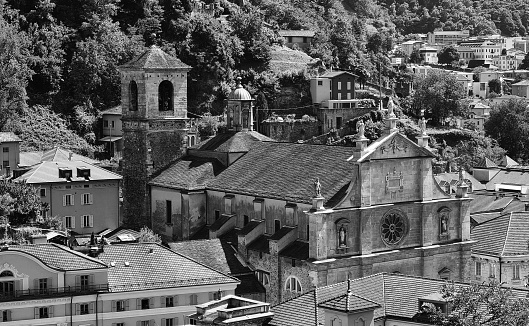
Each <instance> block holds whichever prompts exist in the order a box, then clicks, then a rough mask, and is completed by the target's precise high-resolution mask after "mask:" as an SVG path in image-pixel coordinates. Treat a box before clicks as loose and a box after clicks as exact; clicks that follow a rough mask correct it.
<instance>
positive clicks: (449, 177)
mask: <svg viewBox="0 0 529 326" xmlns="http://www.w3.org/2000/svg"><path fill="white" fill-rule="evenodd" d="M463 179H464V180H465V182H467V183H468V182H470V183H471V184H472V191H476V190H484V189H486V187H485V186H484V185H483V184H482V183H481V182H479V181H478V180H477V179H476V178H474V176H472V174H470V173H468V172H467V171H463ZM442 180H444V181H446V182H448V183H450V184H452V181H454V180H455V181H456V186H457V184H459V173H458V172H446V173H440V174H437V175H435V181H437V183H439V185H441V181H442Z"/></svg>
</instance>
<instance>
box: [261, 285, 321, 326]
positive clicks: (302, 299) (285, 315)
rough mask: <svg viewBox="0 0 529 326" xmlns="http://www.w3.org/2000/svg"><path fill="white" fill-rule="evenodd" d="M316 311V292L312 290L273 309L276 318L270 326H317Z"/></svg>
mask: <svg viewBox="0 0 529 326" xmlns="http://www.w3.org/2000/svg"><path fill="white" fill-rule="evenodd" d="M316 309H317V308H316V291H315V290H312V291H310V292H307V293H305V294H303V295H301V296H299V297H297V298H294V299H291V300H288V301H285V302H283V303H281V304H279V305H276V306H274V307H272V308H271V310H272V312H273V313H274V317H273V319H272V320H271V321H270V322H269V325H273V326H316V325H317V322H316Z"/></svg>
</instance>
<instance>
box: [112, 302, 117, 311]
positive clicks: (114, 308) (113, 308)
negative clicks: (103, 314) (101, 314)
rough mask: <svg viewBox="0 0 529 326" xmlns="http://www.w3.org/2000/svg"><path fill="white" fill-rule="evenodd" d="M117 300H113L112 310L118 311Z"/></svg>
mask: <svg viewBox="0 0 529 326" xmlns="http://www.w3.org/2000/svg"><path fill="white" fill-rule="evenodd" d="M117 310H118V309H117V306H116V300H112V311H117Z"/></svg>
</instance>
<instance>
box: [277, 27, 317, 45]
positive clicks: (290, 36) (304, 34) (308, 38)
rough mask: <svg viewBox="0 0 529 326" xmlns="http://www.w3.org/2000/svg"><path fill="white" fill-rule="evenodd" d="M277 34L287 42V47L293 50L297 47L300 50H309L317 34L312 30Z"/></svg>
mask: <svg viewBox="0 0 529 326" xmlns="http://www.w3.org/2000/svg"><path fill="white" fill-rule="evenodd" d="M277 33H278V34H279V36H281V37H282V38H283V39H284V40H285V46H287V47H289V48H292V47H294V45H296V46H297V47H299V48H300V49H306V48H308V47H309V46H310V44H311V43H312V39H313V38H314V34H315V33H314V32H313V31H310V30H279V31H277Z"/></svg>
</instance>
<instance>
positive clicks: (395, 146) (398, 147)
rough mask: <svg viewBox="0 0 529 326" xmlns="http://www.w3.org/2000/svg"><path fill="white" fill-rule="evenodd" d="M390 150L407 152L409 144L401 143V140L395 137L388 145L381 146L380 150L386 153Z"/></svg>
mask: <svg viewBox="0 0 529 326" xmlns="http://www.w3.org/2000/svg"><path fill="white" fill-rule="evenodd" d="M389 151H392V152H393V154H395V152H401V151H403V152H407V151H408V145H406V144H400V142H399V141H397V139H396V138H393V139H392V140H391V141H390V142H389V144H388V145H387V146H386V145H384V146H380V152H381V153H385V152H389Z"/></svg>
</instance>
